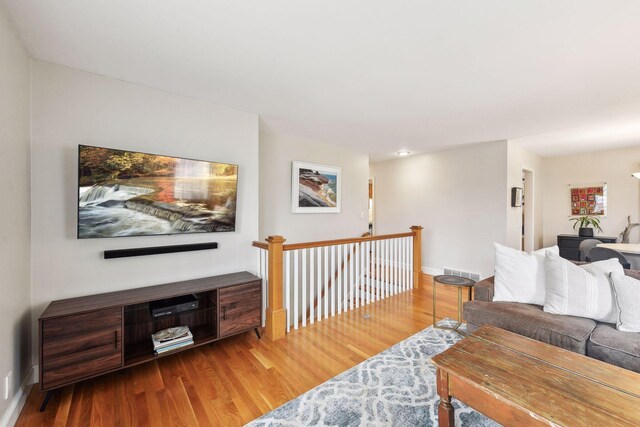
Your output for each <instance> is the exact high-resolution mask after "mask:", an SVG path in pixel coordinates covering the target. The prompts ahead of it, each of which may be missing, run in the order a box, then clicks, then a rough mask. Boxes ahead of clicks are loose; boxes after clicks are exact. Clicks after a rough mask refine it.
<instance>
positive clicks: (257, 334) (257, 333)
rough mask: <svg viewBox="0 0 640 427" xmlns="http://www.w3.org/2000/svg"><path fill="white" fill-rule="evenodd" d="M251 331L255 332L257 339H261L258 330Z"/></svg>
mask: <svg viewBox="0 0 640 427" xmlns="http://www.w3.org/2000/svg"><path fill="white" fill-rule="evenodd" d="M253 330H254V331H255V332H256V336H257V337H258V339H261V338H262V337H261V336H260V331H259V330H258V328H253Z"/></svg>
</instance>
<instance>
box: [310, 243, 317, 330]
mask: <svg viewBox="0 0 640 427" xmlns="http://www.w3.org/2000/svg"><path fill="white" fill-rule="evenodd" d="M315 255H316V248H310V249H309V322H311V324H312V325H313V323H314V322H315V320H316V319H315V316H314V310H315V304H314V303H313V299H314V297H315V292H316V290H315V280H316V276H315V265H316V260H315Z"/></svg>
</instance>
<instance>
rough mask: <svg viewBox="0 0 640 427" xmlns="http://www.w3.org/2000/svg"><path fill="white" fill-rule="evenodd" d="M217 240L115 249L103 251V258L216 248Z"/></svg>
mask: <svg viewBox="0 0 640 427" xmlns="http://www.w3.org/2000/svg"><path fill="white" fill-rule="evenodd" d="M217 248H218V242H211V243H193V244H190V245H172V246H154V247H150V248H132V249H115V250H112V251H104V259H112V258H125V257H130V256H143V255H158V254H170V253H173V252H191V251H203V250H205V249H217Z"/></svg>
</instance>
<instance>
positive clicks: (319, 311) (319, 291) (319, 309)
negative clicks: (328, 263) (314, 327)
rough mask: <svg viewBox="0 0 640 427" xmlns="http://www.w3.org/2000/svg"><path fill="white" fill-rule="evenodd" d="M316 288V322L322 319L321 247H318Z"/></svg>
mask: <svg viewBox="0 0 640 427" xmlns="http://www.w3.org/2000/svg"><path fill="white" fill-rule="evenodd" d="M317 268H318V282H317V284H316V285H317V286H318V289H317V290H316V295H317V297H316V301H317V303H316V308H317V309H316V313H317V315H318V322H319V321H320V320H321V319H322V299H323V296H322V248H318V266H317Z"/></svg>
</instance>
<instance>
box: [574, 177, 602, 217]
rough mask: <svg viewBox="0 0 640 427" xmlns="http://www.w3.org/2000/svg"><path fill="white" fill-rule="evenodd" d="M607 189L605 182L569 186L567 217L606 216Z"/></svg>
mask: <svg viewBox="0 0 640 427" xmlns="http://www.w3.org/2000/svg"><path fill="white" fill-rule="evenodd" d="M607 196H608V188H607V183H606V182H601V183H592V184H591V183H590V184H569V194H568V200H569V203H570V211H569V212H570V213H569V217H577V216H584V215H590V216H600V217H606V216H607V198H608V197H607Z"/></svg>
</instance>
